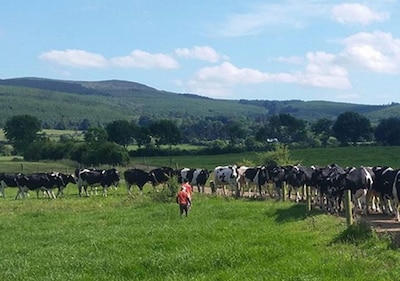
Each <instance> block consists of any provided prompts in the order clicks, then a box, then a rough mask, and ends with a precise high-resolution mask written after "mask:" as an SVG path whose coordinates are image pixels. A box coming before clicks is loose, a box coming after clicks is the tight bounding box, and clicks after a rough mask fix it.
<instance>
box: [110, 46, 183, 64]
mask: <svg viewBox="0 0 400 281" xmlns="http://www.w3.org/2000/svg"><path fill="white" fill-rule="evenodd" d="M111 62H112V64H113V65H115V66H118V67H138V68H167V69H171V68H178V67H179V63H178V62H177V61H176V60H175V59H174V58H172V57H171V56H169V55H165V54H160V53H157V54H151V53H148V52H145V51H142V50H134V51H133V52H131V53H130V54H129V55H128V56H124V57H116V58H112V59H111Z"/></svg>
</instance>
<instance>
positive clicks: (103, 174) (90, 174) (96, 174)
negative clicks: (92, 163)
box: [75, 168, 120, 196]
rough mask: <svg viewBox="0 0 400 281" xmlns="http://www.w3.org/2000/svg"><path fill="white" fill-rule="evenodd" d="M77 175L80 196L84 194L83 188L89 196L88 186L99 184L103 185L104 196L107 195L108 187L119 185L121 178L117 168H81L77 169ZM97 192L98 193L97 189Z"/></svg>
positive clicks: (92, 186) (93, 186) (94, 186)
mask: <svg viewBox="0 0 400 281" xmlns="http://www.w3.org/2000/svg"><path fill="white" fill-rule="evenodd" d="M75 175H77V182H78V193H79V196H82V192H83V190H84V191H85V195H86V196H89V192H88V187H91V188H96V187H98V186H101V187H102V189H103V193H102V194H103V196H107V189H108V187H110V186H115V187H117V186H118V184H119V180H120V177H119V173H118V170H117V169H115V168H111V169H107V170H95V169H81V170H76V171H75ZM95 193H97V191H96V189H95Z"/></svg>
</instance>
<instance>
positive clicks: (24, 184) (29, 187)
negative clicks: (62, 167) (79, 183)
mask: <svg viewBox="0 0 400 281" xmlns="http://www.w3.org/2000/svg"><path fill="white" fill-rule="evenodd" d="M17 181H18V187H19V188H18V192H17V195H16V196H15V199H18V198H19V197H25V195H26V194H27V193H28V192H29V191H36V197H37V198H39V192H40V191H43V192H45V194H46V195H47V196H48V197H49V198H51V199H55V198H56V195H55V194H54V192H53V190H52V189H53V188H54V187H55V186H58V185H59V184H60V185H61V184H62V183H61V181H62V180H61V178H60V177H58V176H55V175H52V174H49V173H34V174H31V175H22V176H20V177H17Z"/></svg>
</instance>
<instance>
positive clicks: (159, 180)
mask: <svg viewBox="0 0 400 281" xmlns="http://www.w3.org/2000/svg"><path fill="white" fill-rule="evenodd" d="M149 175H150V182H151V184H152V186H153V190H156V186H157V185H160V184H162V185H163V186H164V187H165V185H166V184H167V183H168V181H169V180H170V179H171V178H172V177H173V176H174V175H175V171H174V170H173V169H172V168H170V167H161V168H155V169H152V170H150V171H149Z"/></svg>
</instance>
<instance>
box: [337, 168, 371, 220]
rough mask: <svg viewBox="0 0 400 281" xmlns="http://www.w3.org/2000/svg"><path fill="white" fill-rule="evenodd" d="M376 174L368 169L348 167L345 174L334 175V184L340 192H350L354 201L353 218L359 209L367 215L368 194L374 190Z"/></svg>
mask: <svg viewBox="0 0 400 281" xmlns="http://www.w3.org/2000/svg"><path fill="white" fill-rule="evenodd" d="M374 178H375V174H374V172H373V170H372V169H371V168H368V167H363V166H361V167H359V168H356V167H348V168H347V169H345V173H340V174H337V175H334V177H333V184H334V187H336V188H338V190H339V191H344V190H350V191H351V194H352V200H353V211H352V212H353V216H354V215H356V211H357V209H361V210H362V213H363V214H365V215H366V214H367V209H368V205H367V193H368V191H369V190H370V189H371V188H372V186H373V183H374Z"/></svg>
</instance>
